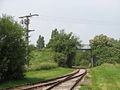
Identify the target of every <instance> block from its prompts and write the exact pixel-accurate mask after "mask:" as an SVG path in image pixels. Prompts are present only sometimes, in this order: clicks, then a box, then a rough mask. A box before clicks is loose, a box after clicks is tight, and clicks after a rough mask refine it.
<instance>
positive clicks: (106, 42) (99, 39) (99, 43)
mask: <svg viewBox="0 0 120 90" xmlns="http://www.w3.org/2000/svg"><path fill="white" fill-rule="evenodd" d="M90 45H91V47H92V48H94V49H96V48H101V47H104V46H109V47H111V46H113V43H112V38H109V37H107V36H106V35H103V34H100V35H97V36H95V37H94V39H91V40H90Z"/></svg>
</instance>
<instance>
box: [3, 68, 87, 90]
mask: <svg viewBox="0 0 120 90" xmlns="http://www.w3.org/2000/svg"><path fill="white" fill-rule="evenodd" d="M74 68H76V69H77V71H75V72H73V73H71V74H68V75H65V76H61V77H57V78H53V79H49V80H46V81H42V82H36V83H31V84H27V85H21V86H16V87H10V88H6V89H3V90H73V89H74V88H75V87H76V85H77V84H78V83H79V82H80V81H81V80H82V78H83V77H84V76H85V75H86V74H87V70H86V69H85V68H79V67H74Z"/></svg>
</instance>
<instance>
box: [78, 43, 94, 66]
mask: <svg viewBox="0 0 120 90" xmlns="http://www.w3.org/2000/svg"><path fill="white" fill-rule="evenodd" d="M77 50H81V51H90V53H91V67H93V64H94V63H93V53H92V50H93V49H92V48H91V46H90V45H89V44H82V45H81V46H77Z"/></svg>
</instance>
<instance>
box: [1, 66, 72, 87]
mask: <svg viewBox="0 0 120 90" xmlns="http://www.w3.org/2000/svg"><path fill="white" fill-rule="evenodd" d="M72 71H74V69H69V68H55V69H50V70H40V71H29V72H26V73H25V75H26V76H25V79H24V80H19V81H10V82H5V83H0V88H6V87H11V86H16V85H23V84H27V83H31V82H37V81H42V80H47V79H50V78H55V77H58V76H63V75H65V74H68V73H70V72H72Z"/></svg>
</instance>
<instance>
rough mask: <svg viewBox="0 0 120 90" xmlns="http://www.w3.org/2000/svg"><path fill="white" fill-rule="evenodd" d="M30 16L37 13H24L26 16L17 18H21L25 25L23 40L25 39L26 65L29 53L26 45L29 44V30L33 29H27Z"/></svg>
mask: <svg viewBox="0 0 120 90" xmlns="http://www.w3.org/2000/svg"><path fill="white" fill-rule="evenodd" d="M32 16H39V15H38V14H31V13H30V14H29V15H26V16H21V17H19V18H21V19H22V20H21V23H22V24H25V25H26V37H25V40H26V61H27V65H28V54H29V51H28V46H29V37H30V36H29V32H31V31H34V30H29V24H30V19H29V18H30V17H32Z"/></svg>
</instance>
